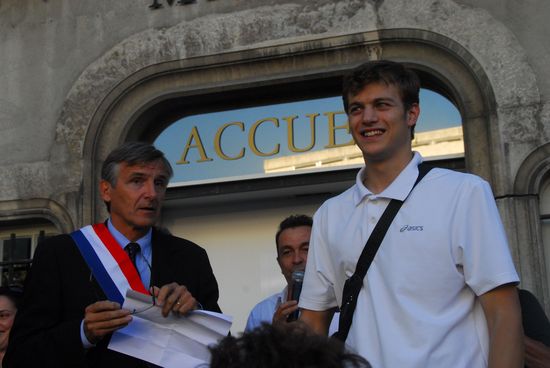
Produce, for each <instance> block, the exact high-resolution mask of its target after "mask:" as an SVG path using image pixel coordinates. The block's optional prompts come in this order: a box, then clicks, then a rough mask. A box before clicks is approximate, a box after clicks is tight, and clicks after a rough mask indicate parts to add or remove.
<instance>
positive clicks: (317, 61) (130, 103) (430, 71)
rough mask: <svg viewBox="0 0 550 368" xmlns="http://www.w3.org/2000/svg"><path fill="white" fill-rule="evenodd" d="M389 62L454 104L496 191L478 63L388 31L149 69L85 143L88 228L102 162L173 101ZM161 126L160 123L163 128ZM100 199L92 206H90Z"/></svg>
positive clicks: (450, 45)
mask: <svg viewBox="0 0 550 368" xmlns="http://www.w3.org/2000/svg"><path fill="white" fill-rule="evenodd" d="M379 58H389V59H393V60H399V61H402V62H405V63H407V64H409V65H410V66H411V67H412V68H414V69H416V70H417V71H418V72H419V73H420V74H421V75H422V79H423V80H425V81H426V83H427V84H428V86H429V87H431V88H435V89H436V90H438V91H440V92H441V93H443V94H444V95H446V96H447V97H448V98H449V99H451V100H452V101H453V102H455V103H456V105H457V106H458V108H459V109H460V112H461V114H462V116H463V126H464V132H465V143H466V166H467V169H468V170H469V171H471V172H474V173H476V174H478V175H480V176H482V177H484V178H486V179H487V180H489V181H490V182H492V183H493V185H495V183H499V182H500V180H501V179H499V178H498V177H497V176H496V175H495V173H494V172H493V168H494V167H495V163H494V162H493V158H494V156H495V155H494V152H492V149H493V147H494V146H497V147H498V140H499V137H498V136H493V135H491V131H490V129H489V128H488V127H489V126H490V125H491V124H496V108H495V102H494V95H493V94H492V91H491V88H490V83H489V81H488V79H487V77H486V75H485V74H484V73H483V71H482V68H481V67H480V65H479V64H478V63H477V62H476V60H475V59H474V58H473V57H472V56H471V55H470V54H469V53H468V52H467V51H466V50H464V49H463V48H462V47H461V46H460V45H458V44H457V43H456V42H454V41H452V40H450V39H448V38H446V37H443V36H441V35H438V34H435V33H432V32H428V31H420V30H410V29H401V30H386V31H377V32H366V33H361V34H354V35H348V36H340V37H331V38H325V39H321V40H316V41H302V42H294V43H288V44H283V45H279V46H272V47H265V48H257V49H254V50H246V51H241V52H232V53H227V54H220V55H215V56H206V57H202V58H193V59H186V60H178V61H173V62H165V63H160V64H155V65H151V66H148V67H145V68H143V69H141V70H139V71H137V72H135V73H133V74H132V75H131V76H129V77H128V78H126V79H125V80H123V81H122V82H121V83H119V84H118V85H117V86H116V87H115V88H114V89H113V90H111V91H110V92H109V93H108V94H107V95H106V96H105V98H104V99H103V101H102V102H101V103H100V105H99V107H98V108H97V110H96V111H95V113H94V115H93V117H92V119H91V122H90V125H89V127H88V132H87V136H86V140H85V142H84V147H83V152H84V172H85V175H84V178H85V180H84V192H83V200H84V201H85V202H84V204H83V207H82V208H83V209H84V218H85V221H94V220H98V219H99V215H101V214H103V215H104V213H103V212H102V211H103V205H102V203H101V201H99V200H98V197H97V193H96V192H95V183H97V179H98V172H99V166H98V165H99V163H100V162H101V161H102V160H103V159H104V158H105V156H106V154H107V153H108V151H109V150H110V149H111V148H112V147H114V146H116V145H118V144H119V143H121V142H123V141H125V140H129V139H137V138H141V137H142V136H143V133H144V132H145V131H146V130H147V129H151V125H152V124H154V123H155V122H153V121H151V120H149V121H147V119H144V118H143V117H144V116H147V115H148V113H149V112H150V111H152V110H154V109H155V107H156V106H162V104H163V103H164V102H166V101H168V100H177V99H186V98H189V99H191V98H197V96H198V97H199V98H202V99H208V98H209V97H210V96H212V95H213V94H220V93H239V91H243V90H246V89H250V88H261V87H264V88H271V87H272V86H274V85H279V84H285V83H296V82H300V81H302V82H303V83H307V81H309V80H316V79H323V78H330V77H334V76H340V75H341V74H343V73H344V72H345V71H347V70H348V69H349V68H351V67H352V66H354V65H357V64H359V63H361V62H364V61H365V60H368V59H379ZM158 123H159V124H160V125H161V126H160V128H159V127H157V128H156V129H161V128H162V124H163V122H162V121H161V122H158ZM92 198H95V200H92Z"/></svg>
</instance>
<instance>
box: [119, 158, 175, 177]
mask: <svg viewBox="0 0 550 368" xmlns="http://www.w3.org/2000/svg"><path fill="white" fill-rule="evenodd" d="M120 167H121V169H123V170H124V171H125V172H126V173H127V174H129V175H150V174H152V172H153V173H154V174H155V176H166V177H168V170H167V169H166V167H165V166H164V163H163V162H162V161H160V160H156V161H149V162H138V163H134V164H130V163H128V162H121V163H120Z"/></svg>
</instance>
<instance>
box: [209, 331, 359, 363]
mask: <svg viewBox="0 0 550 368" xmlns="http://www.w3.org/2000/svg"><path fill="white" fill-rule="evenodd" d="M210 351H211V354H212V358H211V362H210V368H244V367H246V368H271V367H273V368H280V367H285V368H298V367H300V368H304V367H311V368H313V367H315V368H344V367H346V368H368V367H370V365H369V363H368V362H367V361H366V360H365V359H364V358H363V357H361V356H359V355H356V354H353V353H350V352H349V351H347V350H346V348H345V346H344V344H343V343H342V342H340V341H337V340H335V339H330V338H327V337H326V336H321V335H317V334H314V333H313V332H311V331H310V330H309V329H308V328H307V327H306V326H305V325H304V324H303V323H301V322H296V323H288V324H275V325H271V324H267V323H264V324H262V325H261V326H260V327H258V328H256V329H254V330H252V331H249V332H244V333H243V334H242V335H241V336H240V337H233V336H227V337H225V338H224V339H222V340H221V341H220V343H219V344H218V345H216V346H214V347H211V348H210Z"/></svg>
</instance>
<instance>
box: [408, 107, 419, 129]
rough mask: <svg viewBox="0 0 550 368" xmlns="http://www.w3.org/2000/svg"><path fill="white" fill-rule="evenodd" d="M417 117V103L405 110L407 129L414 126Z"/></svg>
mask: <svg viewBox="0 0 550 368" xmlns="http://www.w3.org/2000/svg"><path fill="white" fill-rule="evenodd" d="M418 116H420V106H418V104H417V103H414V104H412V105H411V107H409V109H408V110H407V125H408V126H409V127H413V126H415V125H416V121H417V120H418Z"/></svg>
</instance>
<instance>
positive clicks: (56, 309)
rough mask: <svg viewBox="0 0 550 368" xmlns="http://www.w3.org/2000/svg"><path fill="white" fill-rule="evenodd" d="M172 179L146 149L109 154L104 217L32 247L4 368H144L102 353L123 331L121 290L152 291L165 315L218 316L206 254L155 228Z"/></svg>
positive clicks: (126, 317)
mask: <svg viewBox="0 0 550 368" xmlns="http://www.w3.org/2000/svg"><path fill="white" fill-rule="evenodd" d="M171 176H172V168H171V167H170V164H169V162H168V161H167V160H166V158H165V157H164V155H163V153H162V152H160V151H158V150H157V149H155V148H154V147H153V146H151V145H149V144H145V143H137V142H135V143H126V144H124V145H122V146H121V147H119V148H117V149H116V150H114V151H113V152H111V154H110V155H109V156H108V157H107V159H106V161H105V162H104V164H103V168H102V172H101V181H100V183H99V189H100V193H101V197H102V199H103V200H104V201H105V203H106V205H107V208H108V210H109V213H110V218H109V219H108V220H107V221H106V222H105V223H104V224H103V223H102V224H96V225H93V227H91V226H88V227H84V228H82V229H80V230H78V231H75V232H73V233H71V234H70V235H68V234H64V235H60V236H56V237H53V238H50V239H48V240H46V241H45V242H43V243H41V244H40V245H39V246H38V248H37V249H36V252H35V256H34V260H33V265H32V269H31V271H30V273H29V275H28V278H27V280H26V285H25V293H24V297H23V298H24V299H23V305H22V307H21V309H20V310H19V313H18V314H17V317H16V320H15V324H14V327H13V330H12V333H11V336H10V344H9V347H8V353H7V355H6V357H5V361H4V366H5V367H147V366H150V365H148V364H147V363H146V362H143V361H141V360H138V359H135V358H132V357H130V356H128V355H124V354H120V353H117V352H115V351H112V350H108V349H107V345H108V343H109V340H110V336H111V334H112V332H114V331H116V330H118V329H120V328H123V327H125V326H126V325H128V324H129V323H132V316H131V311H129V310H126V309H122V308H121V304H122V301H123V300H124V296H125V291H126V290H127V289H128V288H129V287H131V288H132V289H135V290H141V291H142V292H143V293H151V294H152V297H151V301H152V303H155V304H157V305H160V306H162V313H163V314H164V316H167V315H168V314H169V313H177V314H181V315H183V314H185V313H187V312H188V311H190V310H193V309H196V308H199V307H202V308H204V309H208V310H213V311H219V310H220V309H219V307H218V304H217V300H218V285H217V282H216V279H215V277H214V274H213V273H212V269H211V267H210V262H209V260H208V256H207V255H206V252H205V251H204V250H203V249H202V248H200V247H199V246H197V245H196V244H194V243H191V242H190V241H187V240H185V239H180V238H176V237H174V236H171V235H170V234H167V233H166V232H163V231H160V230H158V229H157V228H155V227H154V225H155V224H156V222H157V220H158V218H159V215H160V210H161V205H162V201H163V199H164V195H165V191H166V186H167V184H168V180H169V179H170V177H171ZM131 244H133V245H131ZM125 247H133V253H134V254H133V255H127V254H126V253H125V252H124V251H123V250H122V249H123V248H125ZM136 248H137V249H136ZM90 254H93V255H94V256H90ZM90 257H91V258H90ZM94 257H95V258H94ZM131 257H133V258H134V259H133V260H132V259H131ZM90 259H95V260H96V261H97V262H96V263H95V264H94V263H93V262H90V261H89V260H90ZM102 267H103V268H102ZM105 280H107V281H105ZM109 280H110V281H109ZM109 282H110V283H109ZM153 296H154V298H153Z"/></svg>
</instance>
